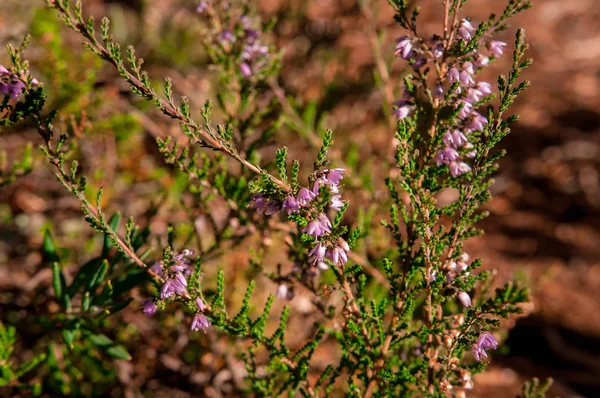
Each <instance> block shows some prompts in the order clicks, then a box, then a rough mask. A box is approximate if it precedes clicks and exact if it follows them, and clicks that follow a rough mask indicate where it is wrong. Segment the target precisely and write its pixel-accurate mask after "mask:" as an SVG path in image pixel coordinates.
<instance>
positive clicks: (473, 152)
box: [465, 142, 477, 159]
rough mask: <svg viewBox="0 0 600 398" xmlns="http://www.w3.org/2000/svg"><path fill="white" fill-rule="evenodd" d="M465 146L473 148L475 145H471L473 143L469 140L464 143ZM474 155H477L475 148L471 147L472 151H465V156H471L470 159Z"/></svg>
mask: <svg viewBox="0 0 600 398" xmlns="http://www.w3.org/2000/svg"><path fill="white" fill-rule="evenodd" d="M465 148H467V149H472V148H475V146H473V144H471V143H470V142H467V143H466V144H465ZM475 156H477V149H473V150H472V151H470V152H467V157H468V158H471V159H472V158H474V157H475Z"/></svg>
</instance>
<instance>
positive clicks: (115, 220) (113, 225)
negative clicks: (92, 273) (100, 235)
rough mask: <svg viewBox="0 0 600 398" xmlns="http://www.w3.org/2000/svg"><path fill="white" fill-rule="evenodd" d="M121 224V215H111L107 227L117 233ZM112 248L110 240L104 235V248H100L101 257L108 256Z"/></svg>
mask: <svg viewBox="0 0 600 398" xmlns="http://www.w3.org/2000/svg"><path fill="white" fill-rule="evenodd" d="M120 222H121V213H119V212H117V213H115V214H113V215H112V217H111V218H110V220H108V226H109V227H110V229H112V230H113V231H115V232H116V231H117V229H118V228H119V223H120ZM112 247H113V243H112V240H111V239H110V238H109V236H108V235H104V246H103V247H102V257H106V256H108V251H109V250H110V248H112Z"/></svg>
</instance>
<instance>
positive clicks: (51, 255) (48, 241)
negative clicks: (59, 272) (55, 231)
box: [43, 229, 60, 262]
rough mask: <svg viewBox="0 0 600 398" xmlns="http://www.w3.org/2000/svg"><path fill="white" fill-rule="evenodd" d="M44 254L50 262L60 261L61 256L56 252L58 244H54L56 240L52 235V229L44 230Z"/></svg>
mask: <svg viewBox="0 0 600 398" xmlns="http://www.w3.org/2000/svg"><path fill="white" fill-rule="evenodd" d="M43 250H44V254H45V255H46V260H47V261H49V262H60V258H59V257H58V254H57V252H56V245H55V244H54V240H53V239H52V236H51V235H50V230H49V229H46V230H45V231H44V243H43Z"/></svg>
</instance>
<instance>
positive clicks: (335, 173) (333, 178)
mask: <svg viewBox="0 0 600 398" xmlns="http://www.w3.org/2000/svg"><path fill="white" fill-rule="evenodd" d="M345 171H346V170H344V169H331V170H327V177H326V178H325V181H326V182H328V183H329V184H333V185H339V183H340V181H342V178H344V172H345Z"/></svg>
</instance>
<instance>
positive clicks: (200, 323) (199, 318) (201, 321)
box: [190, 314, 211, 333]
mask: <svg viewBox="0 0 600 398" xmlns="http://www.w3.org/2000/svg"><path fill="white" fill-rule="evenodd" d="M210 326H211V323H210V321H209V320H208V318H206V316H204V314H196V315H194V318H193V319H192V325H191V326H190V329H192V330H193V331H194V332H197V331H198V330H200V329H202V331H203V332H204V333H206V329H208V328H209V327H210Z"/></svg>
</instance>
